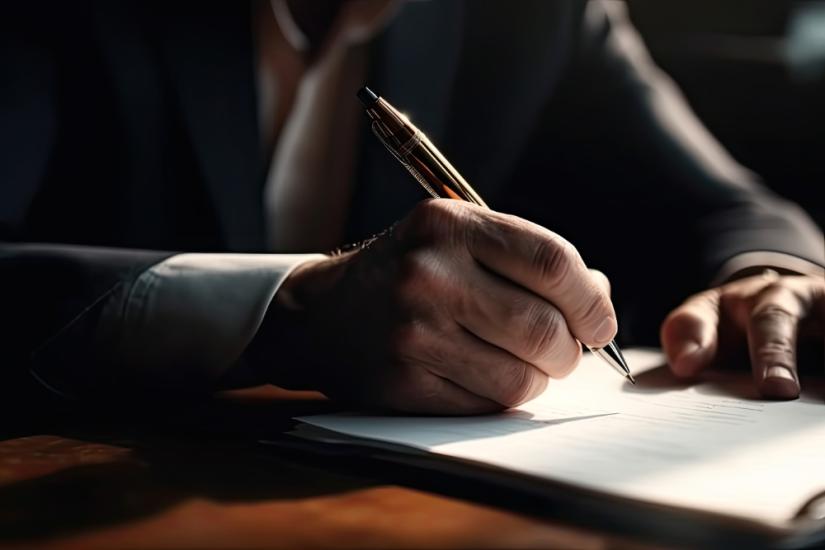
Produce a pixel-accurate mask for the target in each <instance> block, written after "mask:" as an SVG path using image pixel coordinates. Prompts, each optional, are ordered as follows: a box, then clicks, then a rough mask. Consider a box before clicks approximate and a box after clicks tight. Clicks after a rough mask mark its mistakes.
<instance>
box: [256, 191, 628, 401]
mask: <svg viewBox="0 0 825 550" xmlns="http://www.w3.org/2000/svg"><path fill="white" fill-rule="evenodd" d="M607 286H608V285H607V279H606V278H605V277H604V276H603V275H601V274H600V273H594V272H591V271H589V270H588V269H587V267H586V266H585V264H584V262H583V261H582V259H581V257H580V256H579V254H578V253H577V251H576V249H575V248H573V246H572V245H570V244H569V243H568V242H567V241H565V240H564V239H562V238H561V237H559V236H558V235H555V234H553V233H551V232H550V231H548V230H546V229H544V228H542V227H539V226H537V225H535V224H532V223H530V222H527V221H525V220H523V219H520V218H516V217H514V216H509V215H505V214H501V213H497V212H493V211H491V210H487V209H483V208H480V207H477V206H475V205H472V204H469V203H463V202H460V201H453V200H443V199H441V200H430V201H426V202H423V203H421V204H420V205H419V206H417V207H416V208H415V209H414V210H413V211H412V212H411V213H410V214H409V215H408V216H407V217H406V218H405V219H404V220H402V221H401V222H400V223H398V224H396V226H394V228H393V230H392V231H390V232H388V233H386V234H384V235H382V236H380V237H378V238H377V239H376V240H375V241H373V242H372V243H370V244H369V245H368V246H366V247H365V248H364V249H362V250H359V251H356V252H352V253H348V254H343V255H340V256H334V257H331V258H329V259H325V260H321V261H318V262H316V263H311V264H304V265H302V266H301V267H300V268H299V269H298V270H296V271H295V272H294V273H293V274H292V275H291V276H290V277H289V278H288V279H287V281H286V282H285V286H284V287H282V289H281V290H279V292H278V293H277V295H276V299H275V303H274V304H273V307H271V308H270V310H271V316H272V318H273V319H275V321H274V323H273V322H267V321H265V323H266V324H267V325H268V326H269V327H270V328H271V330H269V329H266V327H265V334H267V335H268V336H266V337H267V338H272V339H273V341H274V339H277V347H274V348H273V353H278V354H279V355H280V356H283V355H284V353H285V350H286V354H287V356H288V357H290V363H291V366H292V367H295V368H296V369H302V370H301V371H300V372H297V371H294V370H293V371H291V372H286V371H284V370H281V371H280V372H278V370H277V369H276V370H273V371H271V375H270V379H271V380H272V381H274V382H275V383H279V382H281V381H282V380H287V381H288V383H289V381H290V380H292V381H293V382H292V385H293V386H294V385H296V384H297V385H301V386H303V387H312V388H314V389H319V390H321V391H323V392H324V393H326V394H327V395H328V396H329V397H332V398H337V399H342V400H346V401H349V402H354V403H356V404H358V405H361V406H370V407H379V408H387V409H393V410H398V411H404V412H414V413H430V414H472V413H482V412H490V411H495V410H500V409H502V408H505V407H512V406H515V405H518V404H520V403H523V402H524V401H527V400H529V399H531V398H533V397H535V396H537V395H538V394H539V393H541V392H542V391H543V390H544V389H545V387H546V385H547V381H548V377H554V378H559V377H563V376H565V375H566V374H568V373H569V372H570V371H571V370H572V369H573V368H574V367H575V366H576V364H577V363H578V361H579V359H580V357H581V346H580V344H579V342H584V343H586V344H588V345H593V346H601V345H604V344H606V343H607V342H609V341H610V340H611V339H612V338H613V337H614V335H615V333H616V314H615V312H614V310H613V306H612V304H611V302H610V298H609V295H608V288H607ZM267 316H268V317H270V313H268V314H267ZM259 334H260V331H259ZM279 361H280V360H279ZM281 383H283V382H281Z"/></svg>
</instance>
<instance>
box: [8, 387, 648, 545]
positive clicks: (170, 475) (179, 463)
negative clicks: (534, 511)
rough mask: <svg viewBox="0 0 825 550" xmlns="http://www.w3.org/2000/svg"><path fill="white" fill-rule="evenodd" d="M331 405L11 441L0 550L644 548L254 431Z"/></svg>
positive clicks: (181, 415) (283, 398) (288, 403)
mask: <svg viewBox="0 0 825 550" xmlns="http://www.w3.org/2000/svg"><path fill="white" fill-rule="evenodd" d="M328 408H329V404H327V403H325V402H324V401H322V400H319V399H317V398H315V397H314V396H312V395H305V394H287V393H286V392H280V391H277V390H271V389H267V390H258V391H257V392H256V391H253V392H238V393H234V394H228V395H227V396H225V397H224V398H222V399H218V400H216V402H214V403H209V404H200V405H197V406H193V407H192V408H190V409H187V410H185V411H176V412H174V413H169V415H168V416H167V413H163V414H159V415H155V417H154V418H153V419H152V420H150V421H148V422H144V423H141V424H139V425H138V424H134V423H132V422H130V421H128V420H124V421H121V420H117V421H113V420H108V416H107V415H99V416H100V417H102V418H107V420H100V419H98V420H95V419H94V418H91V417H90V415H89V414H85V415H79V416H77V417H71V416H70V417H69V418H68V420H67V421H66V422H61V424H62V427H60V428H53V429H51V430H47V431H45V432H43V433H21V434H17V435H15V436H14V437H9V438H6V439H4V440H3V441H0V547H19V546H25V547H27V548H56V547H60V548H83V549H88V548H113V547H141V548H162V547H163V548H169V547H175V548H177V547H190V548H191V547H197V548H227V547H232V548H235V547H241V548H253V547H258V548H260V547H330V548H353V547H356V548H359V547H371V548H467V547H472V548H548V547H552V548H560V547H561V548H604V547H621V548H649V546H643V545H641V544H638V543H636V542H634V541H631V540H627V539H623V538H620V537H616V536H611V535H608V534H604V533H598V532H593V531H589V530H587V529H586V528H582V527H575V526H571V525H565V524H564V523H562V522H560V521H558V520H554V519H553V518H552V517H537V516H535V515H533V516H528V515H523V514H519V513H516V512H513V511H508V510H505V509H499V508H496V507H494V506H491V505H489V504H482V503H479V502H473V501H472V500H466V499H462V498H456V497H455V496H446V495H445V494H444V493H443V492H442V493H438V492H430V491H428V490H423V489H421V488H420V487H416V486H415V485H414V484H413V485H412V486H410V485H407V486H402V485H399V484H397V483H393V482H387V481H386V478H385V477H383V476H382V474H381V472H376V471H374V470H367V471H366V472H365V471H358V472H353V471H352V469H351V468H350V469H342V468H340V467H339V465H337V464H336V463H335V461H332V460H327V461H326V462H325V461H323V460H319V459H317V457H316V458H315V459H314V460H313V459H306V458H305V457H302V456H301V455H300V454H296V453H289V452H286V453H281V452H279V451H278V450H277V449H264V448H262V447H261V446H259V445H257V444H255V439H254V437H253V432H256V431H258V430H260V429H261V425H262V423H272V424H274V426H273V429H275V430H280V429H282V427H283V426H287V425H288V424H289V420H288V419H289V418H290V417H291V416H292V415H293V414H304V413H307V412H313V411H317V410H325V409H328ZM92 416H93V415H92ZM29 431H30V432H36V431H38V430H34V429H32V430H29ZM49 431H51V432H52V433H49ZM54 432H60V433H54ZM370 468H374V467H373V466H371V467H370Z"/></svg>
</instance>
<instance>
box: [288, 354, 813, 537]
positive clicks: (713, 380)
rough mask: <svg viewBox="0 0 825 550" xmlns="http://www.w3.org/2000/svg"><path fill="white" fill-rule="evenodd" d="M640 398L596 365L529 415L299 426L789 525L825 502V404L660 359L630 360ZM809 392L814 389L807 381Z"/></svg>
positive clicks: (554, 384)
mask: <svg viewBox="0 0 825 550" xmlns="http://www.w3.org/2000/svg"><path fill="white" fill-rule="evenodd" d="M626 358H627V360H628V364H629V365H630V366H631V369H632V370H633V372H634V375H635V376H636V378H637V380H638V384H637V385H636V386H633V385H631V384H628V383H626V382H625V381H624V380H623V379H622V378H620V377H619V376H616V374H615V373H614V372H613V371H611V370H610V369H609V368H607V367H606V366H605V365H604V364H603V363H601V362H600V361H599V360H598V359H597V358H595V357H593V356H590V355H587V356H586V357H585V358H584V360H583V361H582V363H581V365H580V366H579V367H578V368H577V369H576V370H575V371H574V372H573V373H572V374H571V375H570V376H569V377H568V378H566V379H564V380H558V381H551V383H550V385H549V387H548V388H547V391H546V392H545V393H544V394H543V395H541V396H540V397H538V398H537V399H535V400H533V401H531V402H529V403H526V404H525V405H523V406H521V407H519V408H518V409H513V410H508V411H506V412H503V413H501V414H496V415H489V416H475V417H411V416H369V415H362V414H355V413H339V414H327V415H317V416H307V417H301V418H299V420H300V421H302V422H304V423H307V424H310V425H312V426H316V427H319V428H323V429H325V430H332V431H334V432H338V433H340V434H345V435H347V436H351V437H357V438H361V439H367V440H370V441H372V442H374V443H375V444H376V445H380V444H387V443H391V444H394V445H395V446H398V445H401V446H404V447H406V448H410V449H416V450H418V451H426V452H427V453H434V454H437V455H443V456H447V457H451V458H458V459H463V460H470V461H473V462H476V463H482V464H485V465H491V466H496V467H498V468H503V469H506V470H510V471H513V472H518V473H520V474H527V475H529V476H534V477H536V478H541V479H543V480H550V481H554V482H562V483H565V484H568V485H572V486H575V487H581V488H584V489H588V490H594V491H599V492H602V493H605V494H611V495H616V496H620V497H626V498H632V499H640V500H643V501H647V502H650V503H655V504H663V505H667V506H674V507H679V508H687V509H694V510H699V511H702V512H711V513H718V514H722V515H725V516H735V517H739V518H743V519H746V520H749V521H756V522H760V523H764V524H769V525H773V526H782V525H785V524H787V522H789V521H790V520H791V519H792V518H793V517H794V516H795V515H796V514H797V513H798V511H799V510H800V508H801V507H802V506H803V505H804V504H805V503H806V502H808V501H809V500H810V499H812V498H813V497H814V496H816V495H818V494H820V493H821V492H822V491H823V490H825V402H823V399H824V398H825V394H823V391H822V390H823V386H822V381H821V380H814V381H808V383H807V384H803V388H804V393H803V395H802V397H801V398H800V399H798V400H795V401H790V402H777V401H761V400H759V399H758V398H757V395H756V393H755V390H754V389H753V383H752V380H751V378H750V374H748V373H746V372H726V373H722V372H714V373H708V374H707V375H705V376H704V378H702V379H701V380H700V381H699V382H698V383H692V384H689V383H685V382H683V381H679V380H677V379H675V378H674V377H673V376H672V375H671V374H670V373H669V371H668V370H667V367H666V366H664V365H663V363H664V361H663V358H662V356H661V354H660V353H658V352H655V351H649V350H629V351H628V352H627V353H626ZM803 382H805V381H803Z"/></svg>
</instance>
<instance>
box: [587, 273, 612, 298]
mask: <svg viewBox="0 0 825 550" xmlns="http://www.w3.org/2000/svg"><path fill="white" fill-rule="evenodd" d="M590 275H591V276H592V277H593V280H594V281H596V284H597V285H599V288H601V289H602V290H604V292H605V294H607V295H608V296H610V279H608V278H607V275H605V274H604V273H602V272H601V271H599V270H598V269H591V270H590Z"/></svg>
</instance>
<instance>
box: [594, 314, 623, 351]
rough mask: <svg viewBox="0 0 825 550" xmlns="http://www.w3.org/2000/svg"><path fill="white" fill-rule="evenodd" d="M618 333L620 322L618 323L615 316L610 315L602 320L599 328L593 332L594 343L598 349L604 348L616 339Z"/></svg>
mask: <svg viewBox="0 0 825 550" xmlns="http://www.w3.org/2000/svg"><path fill="white" fill-rule="evenodd" d="M618 331H619V323H618V321H616V318H615V317H614V316H612V315H608V316H607V317H605V318H603V319H602V320H601V322H600V323H599V326H597V327H596V330H595V331H593V343H594V344H595V346H596V347H603V346H605V345H607V344H609V343H610V341H611V340H613V338H615V337H616V333H617V332H618Z"/></svg>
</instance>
